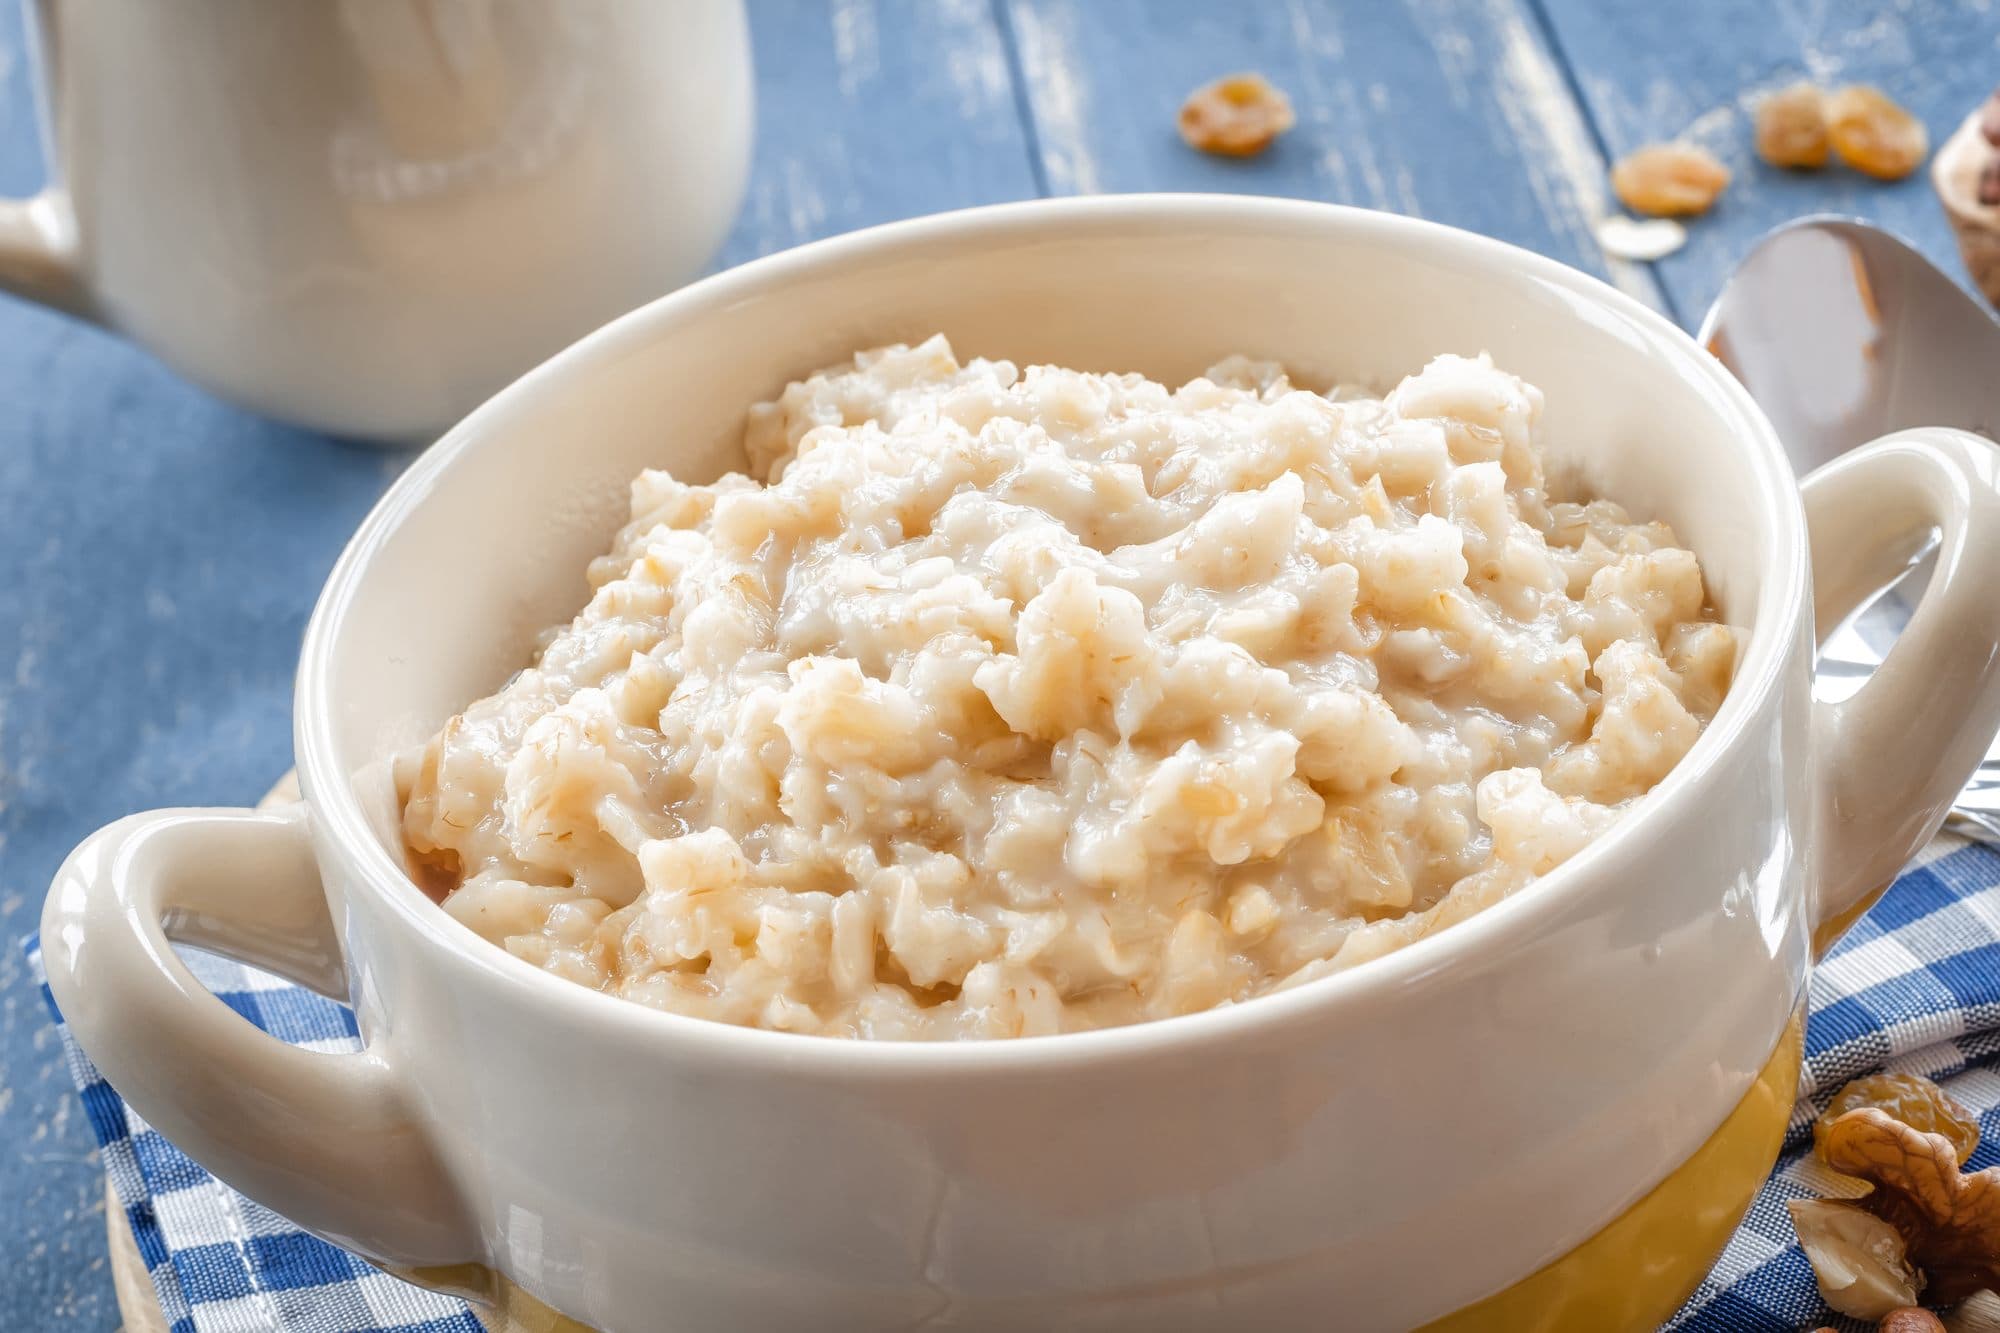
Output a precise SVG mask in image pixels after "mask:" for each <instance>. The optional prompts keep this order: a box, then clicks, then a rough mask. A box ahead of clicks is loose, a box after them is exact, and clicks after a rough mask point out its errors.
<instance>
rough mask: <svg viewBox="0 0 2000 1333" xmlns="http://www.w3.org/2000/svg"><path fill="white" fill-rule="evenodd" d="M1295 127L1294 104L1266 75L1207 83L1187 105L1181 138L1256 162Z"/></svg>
mask: <svg viewBox="0 0 2000 1333" xmlns="http://www.w3.org/2000/svg"><path fill="white" fill-rule="evenodd" d="M1294 123H1295V118H1294V117H1293V115H1292V101H1291V99H1290V98H1288V97H1286V96H1285V95H1284V93H1282V92H1281V91H1279V90H1278V89H1277V88H1274V87H1273V86H1272V85H1271V83H1270V81H1269V80H1268V79H1266V78H1265V77H1264V76H1263V75H1262V74H1231V75H1229V76H1228V77H1226V78H1221V79H1217V80H1216V81H1215V82H1213V83H1205V84H1203V85H1202V86H1201V87H1199V88H1197V89H1195V90H1194V91H1193V92H1191V93H1189V94H1188V99H1187V101H1185V102H1183V103H1181V114H1180V120H1179V124H1180V131H1181V138H1183V139H1185V140H1187V143H1188V146H1189V147H1190V148H1199V149H1200V150H1201V151H1202V152H1204V153H1217V154H1220V155H1221V156H1223V157H1253V156H1255V155H1256V154H1258V153H1261V152H1263V151H1264V150H1265V149H1266V148H1269V147H1270V146H1271V141H1272V140H1273V139H1275V138H1277V137H1278V136H1279V135H1280V134H1283V133H1284V132H1285V131H1286V130H1288V129H1290V128H1291V127H1292V125H1293V124H1294Z"/></svg>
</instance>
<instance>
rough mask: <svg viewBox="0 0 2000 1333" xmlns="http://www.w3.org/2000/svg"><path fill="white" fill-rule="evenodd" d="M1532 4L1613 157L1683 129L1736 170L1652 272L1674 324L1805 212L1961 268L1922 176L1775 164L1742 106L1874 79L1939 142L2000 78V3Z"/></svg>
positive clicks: (1740, 0)
mask: <svg viewBox="0 0 2000 1333" xmlns="http://www.w3.org/2000/svg"><path fill="white" fill-rule="evenodd" d="M1540 3H1542V4H1543V6H1544V7H1545V11H1546V13H1547V16H1548V21H1549V27H1550V30H1551V32H1552V34H1553V40H1554V43H1555V45H1556V48H1557V49H1558V51H1559V52H1560V53H1561V54H1562V55H1563V56H1564V57H1565V58H1566V59H1567V60H1568V62H1569V64H1570V66H1571V67H1572V68H1574V69H1575V70H1576V71H1577V85H1578V87H1579V88H1580V89H1581V91H1582V94H1583V98H1584V101H1585V103H1586V105H1587V106H1588V108H1589V111H1590V114H1591V117H1592V119H1593V121H1594V123H1595V125H1596V127H1597V129H1598V131H1599V133H1600V134H1601V135H1602V137H1603V140H1604V142H1605V144H1606V145H1607V147H1608V149H1609V150H1610V152H1612V153H1613V154H1614V155H1615V154H1620V153H1625V152H1629V151H1630V150H1631V149H1633V148H1635V147H1637V146H1638V145H1640V144H1643V143H1647V142H1649V141H1652V140H1656V139H1670V138H1676V137H1681V136H1686V137H1688V138H1691V139H1693V140H1695V141H1696V142H1699V143H1702V144H1704V145H1705V146H1707V147H1708V148H1710V149H1711V150H1713V151H1714V152H1715V153H1716V154H1717V155H1718V156H1720V157H1721V158H1722V159H1723V160H1724V161H1725V162H1727V163H1728V164H1729V165H1730V166H1731V168H1733V169H1734V171H1735V173H1736V178H1735V180H1734V181H1733V182H1732V184H1731V185H1730V187H1729V190H1728V192H1727V193H1726V194H1724V195H1723V197H1722V200H1721V202H1720V203H1719V204H1718V205H1717V206H1716V208H1715V210H1714V212H1712V213H1711V214H1710V215H1708V216H1707V217H1704V218H1701V219H1699V220H1697V221H1696V222H1695V223H1694V224H1693V225H1692V226H1691V227H1690V228H1689V233H1690V236H1689V243H1688V246H1687V248H1686V249H1685V250H1683V251H1681V252H1680V253H1679V254H1677V255H1673V256H1670V257H1669V258H1667V259H1666V260H1664V261H1662V262H1661V263H1660V264H1659V265H1658V266H1657V268H1658V271H1659V274H1660V277H1661V280H1662V282H1663V283H1664V284H1665V286H1666V288H1667V291H1668V296H1669V299H1670V300H1671V302H1672V304H1673V307H1674V309H1675V312H1676V313H1677V314H1678V316H1679V317H1680V318H1681V319H1682V321H1683V322H1685V323H1687V324H1690V325H1693V324H1696V323H1699V322H1700V319H1701V316H1702V313H1703V311H1704V310H1705V309H1706V308H1707V306H1708V303H1709V301H1711V300H1712V299H1713V298H1714V296H1715V293H1716V292H1717V291H1719V290H1720V289H1721V286H1722V282H1723V280H1724V278H1725V277H1726V276H1727V274H1728V272H1729V269H1730V268H1731V266H1733V265H1734V264H1735V263H1736V261H1737V260H1738V259H1739V258H1741V257H1742V255H1743V253H1744V251H1745V250H1747V249H1748V248H1749V246H1750V244H1751V243H1752V242H1753V241H1754V240H1755V239H1756V238H1757V237H1758V236H1759V235H1761V234H1762V233H1763V232H1764V231H1765V230H1767V229H1768V228H1770V227H1772V226H1775V225H1776V224H1778V223H1780V222H1783V221H1785V220H1786V219H1788V218H1793V217H1798V216H1801V215H1803V214H1807V213H1818V212H1836V213H1846V214H1850V215H1853V216H1856V217H1862V218H1866V219H1868V220H1869V221H1872V222H1878V223H1881V224H1882V225H1884V226H1887V227H1889V228H1891V229H1892V230H1894V231H1897V232H1899V233H1900V234H1902V235H1903V236H1904V237H1906V238H1907V239H1909V240H1911V241H1913V242H1915V243H1916V244H1917V245H1919V246H1920V247H1922V249H1923V250H1924V251H1925V252H1926V253H1927V254H1929V255H1930V256H1931V258H1933V259H1934V260H1936V261H1938V262H1939V263H1940V264H1942V265H1943V266H1944V267H1945V269H1946V270H1947V271H1948V272H1950V273H1952V274H1953V275H1954V276H1958V277H1961V278H1962V277H1963V269H1962V266H1961V265H1960V263H1959V259H1958V248H1957V246H1956V244H1955V243H1954V242H1953V241H1952V239H1951V234H1950V229H1949V227H1948V226H1947V225H1946V223H1945V221H1944V217H1943V214H1942V213H1941V212H1940V211H1939V208H1938V204H1937V200H1936V198H1935V196H1934V195H1933V193H1932V191H1931V187H1930V183H1929V180H1928V177H1927V174H1926V173H1924V172H1919V173H1918V174H1917V175H1915V176H1913V177H1911V178H1910V179H1908V180H1906V181H1902V182H1900V183H1897V184H1894V185H1885V184H1882V183H1880V182H1877V181H1872V180H1869V179H1868V178H1866V177H1864V176H1861V175H1860V174H1858V173H1856V172H1852V171H1848V170H1846V169H1844V168H1829V169H1828V170H1826V171H1822V172H1805V173H1795V172H1786V171H1780V170H1777V169H1775V168H1772V167H1768V166H1766V165H1764V163H1763V162H1761V161H1759V160H1758V159H1757V156H1756V154H1755V153H1754V152H1753V151H1752V148H1751V142H1750V140H1751V108H1752V107H1753V106H1754V104H1755V101H1756V99H1757V97H1758V96H1760V95H1761V94H1763V93H1764V92H1766V91H1769V90H1771V89H1774V88H1779V87H1782V86H1784V85H1785V84H1788V83H1791V82H1793V81H1794V80H1797V79H1801V78H1812V79H1815V80H1817V81H1819V82H1821V83H1823V84H1827V85H1833V84H1839V83H1875V84H1879V85H1880V86H1881V87H1882V88H1883V89H1884V90H1885V91H1887V92H1888V93H1889V94H1890V95H1892V96H1893V97H1895V98H1896V99H1897V100H1899V101H1901V102H1903V103H1904V104H1905V105H1906V106H1908V107H1909V108H1910V109H1911V110H1912V111H1914V112H1916V113H1917V115H1919V116H1920V117H1922V119H1923V120H1924V122H1925V124H1927V125H1928V126H1929V127H1930V131H1931V139H1932V143H1933V144H1937V143H1941V142H1942V141H1943V139H1944V137H1945V136H1946V135H1948V134H1949V133H1950V132H1951V131H1952V130H1953V129H1954V128H1955V127H1956V126H1957V124H1958V122H1959V120H1960V119H1961V118H1962V117H1963V116H1964V115H1965V113H1966V112H1967V111H1969V110H1970V109H1971V108H1972V107H1973V106H1974V105H1975V104H1977V103H1978V102H1979V100H1980V99H1981V98H1983V97H1985V96H1986V94H1987V93H1989V92H1991V91H1992V89H1993V85H1994V83H1995V82H1996V80H2000V13H1996V12H1995V11H1994V9H1993V7H1992V5H1991V4H1990V3H1989V0H1903V2H1902V3H1898V4H1894V5H1889V4H1878V3H1870V2H1867V0H1776V3H1772V2H1771V0H1706V2H1705V3H1703V4H1701V5H1699V6H1694V5H1660V4H1645V5H1601V4H1597V3H1595V2H1594V0H1540Z"/></svg>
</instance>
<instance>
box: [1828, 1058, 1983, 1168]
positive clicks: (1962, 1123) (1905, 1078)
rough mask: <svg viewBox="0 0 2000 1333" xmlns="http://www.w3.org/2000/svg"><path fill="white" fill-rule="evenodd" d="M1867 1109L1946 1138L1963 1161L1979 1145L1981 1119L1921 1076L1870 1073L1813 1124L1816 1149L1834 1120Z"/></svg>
mask: <svg viewBox="0 0 2000 1333" xmlns="http://www.w3.org/2000/svg"><path fill="white" fill-rule="evenodd" d="M1864 1106H1872V1107H1874V1108H1875V1109H1876V1110H1878V1111H1884V1112H1887V1113H1888V1115H1889V1116H1890V1117H1891V1118H1893V1119H1895V1120H1897V1121H1899V1122H1901V1123H1902V1124H1905V1125H1908V1126H1909V1127H1910V1128H1911V1129H1916V1130H1921V1131H1923V1132H1924V1133H1926V1134H1942V1135H1944V1136H1945V1137H1946V1138H1948V1139H1950V1140H1951V1146H1952V1149H1953V1150H1954V1151H1955V1152H1957V1153H1958V1160H1959V1161H1961V1162H1962V1161H1964V1160H1965V1159H1966V1158H1968V1157H1970V1156H1972V1151H1973V1149H1975V1148H1977V1147H1978V1146H1979V1119H1978V1117H1977V1116H1975V1115H1973V1114H1972V1112H1971V1111H1969V1110H1967V1109H1966V1108H1965V1107H1964V1106H1963V1105H1961V1104H1960V1103H1959V1102H1958V1101H1957V1099H1956V1098H1954V1097H1953V1096H1952V1095H1951V1094H1950V1093H1948V1092H1946V1091H1945V1090H1944V1089H1943V1088H1940V1087H1939V1086H1938V1085H1937V1084H1935V1083H1933V1082H1931V1081H1930V1080H1929V1079H1927V1078H1925V1077H1924V1076H1923V1075H1921V1074H1866V1075H1863V1076H1862V1077H1860V1078H1857V1079H1855V1080H1854V1081H1853V1082H1852V1083H1849V1084H1848V1085H1847V1086H1846V1087H1844V1088H1842V1089H1841V1090H1840V1091H1839V1092H1837V1093H1835V1094H1834V1096H1833V1100H1832V1101H1830V1102H1828V1103H1827V1105H1826V1110H1824V1111H1822V1112H1820V1117H1819V1119H1818V1120H1815V1121H1814V1122H1813V1146H1814V1147H1815V1148H1816V1149H1817V1148H1818V1147H1819V1145H1820V1144H1821V1143H1822V1142H1824V1141H1825V1139H1826V1132H1827V1130H1828V1129H1829V1128H1830V1127H1831V1126H1832V1124H1833V1122H1834V1121H1836V1120H1838V1119H1840V1117H1842V1116H1844V1115H1846V1114H1847V1113H1848V1112H1849V1111H1858V1110H1860V1109H1861V1108H1862V1107H1864ZM1821 1160H1824V1154H1823V1153H1822V1157H1821Z"/></svg>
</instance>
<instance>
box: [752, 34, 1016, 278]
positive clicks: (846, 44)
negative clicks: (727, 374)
mask: <svg viewBox="0 0 2000 1333" xmlns="http://www.w3.org/2000/svg"><path fill="white" fill-rule="evenodd" d="M750 17H751V28H752V39H753V43H754V48H755V51H756V60H757V153H756V161H755V164H754V166H753V168H752V172H751V181H750V192H749V196H748V197H747V198H746V199H745V201H744V205H743V213H742V216H741V217H740V218H738V220H737V224H736V230H735V231H734V233H733V234H732V235H731V236H730V238H729V242H728V244H727V245H726V246H725V247H724V249H723V255H722V263H723V264H725V265H727V264H736V263H741V262H742V261H743V260H745V259H752V258H755V257H756V256H758V255H760V254H766V253H769V252H770V251H772V250H782V249H784V248H785V247H786V246H791V245H797V244H798V243H800V242H801V241H809V240H813V239H816V238H818V237H821V236H830V235H833V234H835V233H837V232H843V231H849V230H851V229H853V228H855V227H865V226H868V225H870V224H872V223H877V222H888V221H892V220H894V219H896V218H905V217H911V216H913V215H915V214H918V213H930V212H936V211H938V210H941V209H947V208H963V207H966V206H968V205H971V204H985V203H995V202H998V201H1001V200H1007V199H1025V198H1032V197H1033V196H1034V195H1035V194H1036V193H1037V189H1036V181H1035V175H1034V169H1033V166H1032V164H1031V160H1030V157H1029V153H1028V145H1027V140H1026V138H1025V136H1024V133H1023V129H1022V124H1021V118H1020V115H1019V112H1018V107H1017V105H1016V102H1015V97H1014V85H1013V80H1012V77H1011V72H1010V70H1009V67H1008V61H1007V53H1006V49H1005V46H1004V44H1003V42H1002V39H1001V33H1000V30H999V28H998V27H997V26H996V23H995V19H994V14H993V10H992V8H991V6H990V5H989V4H988V3H987V0H759V2H758V3H756V4H753V5H751V6H750Z"/></svg>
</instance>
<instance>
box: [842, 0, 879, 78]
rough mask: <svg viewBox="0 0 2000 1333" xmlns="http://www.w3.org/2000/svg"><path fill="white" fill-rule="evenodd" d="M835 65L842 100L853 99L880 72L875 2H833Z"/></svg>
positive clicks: (865, 0)
mask: <svg viewBox="0 0 2000 1333" xmlns="http://www.w3.org/2000/svg"><path fill="white" fill-rule="evenodd" d="M833 63H834V67H835V68H836V69H837V70H838V71H839V86H840V95H841V96H842V97H853V96H854V95H855V94H856V93H857V92H859V91H860V90H861V86H862V85H863V84H865V83H867V82H869V81H870V80H871V79H873V78H874V77H875V75H876V74H877V73H878V72H880V70H881V68H882V52H881V50H880V48H879V47H878V46H877V44H876V33H875V0H833Z"/></svg>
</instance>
